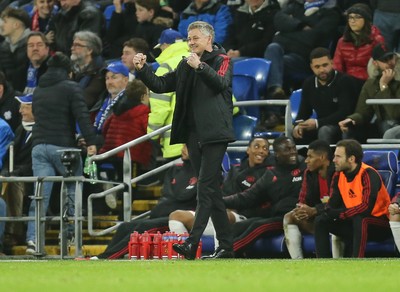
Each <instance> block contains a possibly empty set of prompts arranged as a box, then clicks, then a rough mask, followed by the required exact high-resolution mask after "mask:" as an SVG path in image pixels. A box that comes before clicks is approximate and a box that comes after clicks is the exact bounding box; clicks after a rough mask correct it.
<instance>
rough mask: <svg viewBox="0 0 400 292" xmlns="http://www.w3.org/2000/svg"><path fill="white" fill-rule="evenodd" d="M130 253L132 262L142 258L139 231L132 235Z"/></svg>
mask: <svg viewBox="0 0 400 292" xmlns="http://www.w3.org/2000/svg"><path fill="white" fill-rule="evenodd" d="M128 251H129V258H130V259H131V260H137V259H139V258H140V243H139V233H138V232H137V231H134V232H133V233H132V234H131V239H130V241H129V246H128Z"/></svg>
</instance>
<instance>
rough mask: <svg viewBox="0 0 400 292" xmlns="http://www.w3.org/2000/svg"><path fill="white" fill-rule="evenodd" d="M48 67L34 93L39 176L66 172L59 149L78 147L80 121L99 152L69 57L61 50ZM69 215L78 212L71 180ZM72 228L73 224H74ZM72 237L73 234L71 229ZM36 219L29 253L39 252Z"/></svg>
mask: <svg viewBox="0 0 400 292" xmlns="http://www.w3.org/2000/svg"><path fill="white" fill-rule="evenodd" d="M47 65H48V69H47V72H46V73H45V74H43V76H42V77H41V78H40V80H39V85H38V87H37V88H36V89H35V91H34V93H33V101H32V110H33V115H34V116H35V126H34V127H33V131H32V146H33V148H32V169H33V175H34V176H38V177H46V176H54V175H56V174H57V173H58V174H61V175H64V174H65V172H66V171H65V167H64V165H63V164H62V162H61V155H60V152H59V150H64V149H66V148H77V146H76V141H75V134H76V124H78V126H79V128H80V130H81V132H82V134H83V136H84V138H85V140H86V142H87V145H89V146H88V147H87V153H88V155H94V154H96V152H97V148H96V135H95V132H94V130H93V127H92V125H91V123H90V119H89V112H88V109H87V107H86V104H85V100H84V97H83V91H82V89H81V88H79V86H78V85H77V83H75V82H73V81H70V80H68V76H69V73H70V72H71V62H70V60H69V58H68V57H67V56H66V55H64V54H62V53H60V52H57V53H56V54H55V55H54V56H52V57H51V58H50V59H49V61H48V62H47ZM72 171H73V174H74V176H80V175H82V161H81V160H80V157H79V161H78V163H76V164H75V165H74V167H73V169H72ZM66 186H67V206H66V209H67V215H68V216H72V215H73V214H74V202H75V184H74V183H67V184H66ZM52 187H53V183H52V182H45V183H44V184H43V192H42V196H43V201H44V204H43V205H44V207H43V208H44V210H45V212H46V211H47V207H48V204H49V201H50V196H51V190H52ZM34 215H35V203H34V202H32V203H31V205H30V208H29V216H34ZM71 227H72V226H71ZM70 232H71V233H70V234H69V236H72V231H71V230H70ZM36 240H37V238H36V232H35V222H34V221H29V222H28V230H27V234H26V241H27V250H26V252H27V253H28V254H33V253H35V252H36V242H35V241H36Z"/></svg>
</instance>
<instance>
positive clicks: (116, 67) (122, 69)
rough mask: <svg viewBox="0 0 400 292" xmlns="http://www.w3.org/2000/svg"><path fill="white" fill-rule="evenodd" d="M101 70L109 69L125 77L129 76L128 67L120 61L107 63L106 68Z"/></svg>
mask: <svg viewBox="0 0 400 292" xmlns="http://www.w3.org/2000/svg"><path fill="white" fill-rule="evenodd" d="M103 71H110V72H113V73H116V74H122V75H124V76H125V77H128V76H129V69H128V67H126V66H125V65H124V64H123V63H122V62H121V61H117V62H112V63H110V64H108V66H107V68H104V69H103Z"/></svg>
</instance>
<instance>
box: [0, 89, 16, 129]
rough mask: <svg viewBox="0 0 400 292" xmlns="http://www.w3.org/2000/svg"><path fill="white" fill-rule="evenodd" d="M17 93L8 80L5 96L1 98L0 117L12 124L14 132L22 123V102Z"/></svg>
mask: <svg viewBox="0 0 400 292" xmlns="http://www.w3.org/2000/svg"><path fill="white" fill-rule="evenodd" d="M15 95H16V92H15V91H14V89H13V88H12V86H11V84H10V83H8V82H6V84H5V85H4V93H3V96H2V97H1V98H0V118H1V119H3V120H5V121H6V122H7V123H8V124H9V125H10V127H11V129H12V130H13V132H14V131H15V130H16V129H17V128H18V126H19V125H21V114H20V113H19V106H20V103H19V101H18V100H16V99H15Z"/></svg>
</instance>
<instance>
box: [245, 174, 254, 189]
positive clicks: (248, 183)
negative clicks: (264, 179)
mask: <svg viewBox="0 0 400 292" xmlns="http://www.w3.org/2000/svg"><path fill="white" fill-rule="evenodd" d="M255 181H256V178H255V177H254V176H248V177H246V178H245V179H244V180H243V181H242V184H243V185H245V186H246V187H248V188H249V187H251V186H252V185H253V183H255Z"/></svg>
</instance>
